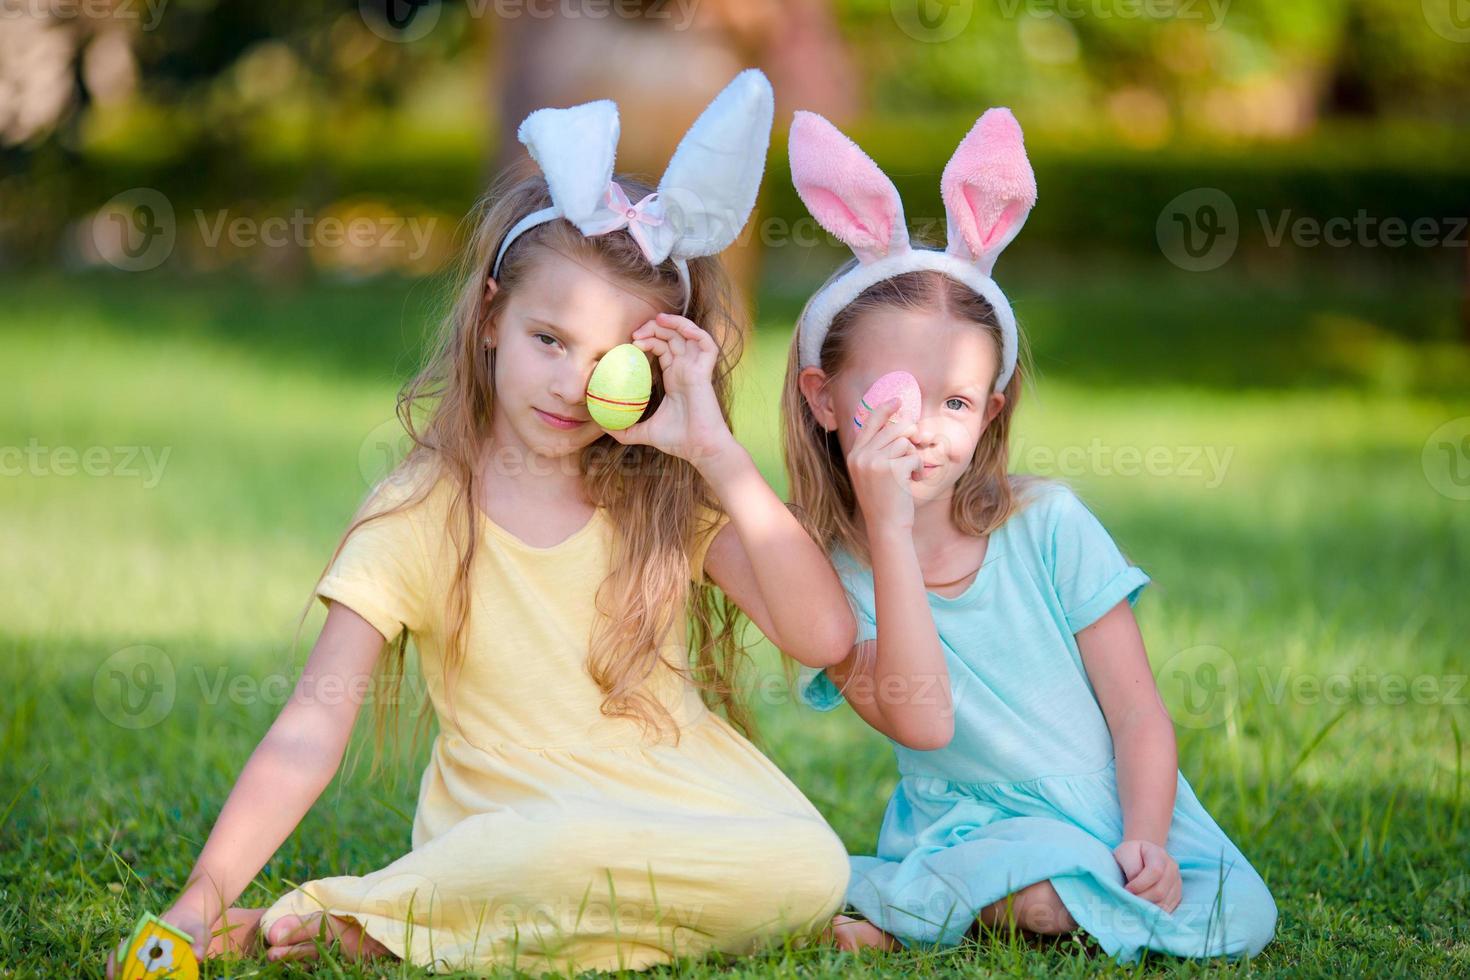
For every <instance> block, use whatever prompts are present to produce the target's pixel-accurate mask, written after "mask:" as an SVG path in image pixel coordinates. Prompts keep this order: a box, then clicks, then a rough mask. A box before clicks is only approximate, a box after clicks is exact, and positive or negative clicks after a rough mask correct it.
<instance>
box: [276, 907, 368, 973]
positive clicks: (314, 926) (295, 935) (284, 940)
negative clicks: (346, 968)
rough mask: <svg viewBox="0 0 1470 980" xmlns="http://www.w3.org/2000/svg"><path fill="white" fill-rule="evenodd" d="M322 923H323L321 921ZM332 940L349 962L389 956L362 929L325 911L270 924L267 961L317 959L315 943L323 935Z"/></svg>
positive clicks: (285, 918)
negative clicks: (339, 946) (338, 943)
mask: <svg viewBox="0 0 1470 980" xmlns="http://www.w3.org/2000/svg"><path fill="white" fill-rule="evenodd" d="M324 920H325V921H324ZM324 924H325V927H326V932H325V938H326V939H327V940H328V941H329V942H330V941H331V940H333V939H335V940H337V941H338V942H340V943H341V945H342V955H343V956H345V957H346V958H347V959H349V960H370V959H379V958H382V957H392V956H393V954H392V953H391V952H389V950H388V947H386V946H384V945H383V944H382V943H380V942H378V941H377V940H376V939H374V938H373V937H372V936H369V935H368V934H367V933H365V932H363V930H362V926H360V925H358V924H357V923H355V922H352V921H350V920H347V919H341V918H338V917H337V916H335V915H327V914H326V913H325V912H313V913H311V914H310V915H287V916H282V917H281V918H280V919H278V920H277V921H276V922H274V923H272V924H271V928H270V932H269V933H268V934H267V935H266V937H265V941H266V944H267V947H268V948H267V949H266V958H267V959H269V960H272V961H275V960H313V959H316V956H317V947H316V942H315V940H316V939H317V937H319V936H322V935H323V932H322V928H323V925H324Z"/></svg>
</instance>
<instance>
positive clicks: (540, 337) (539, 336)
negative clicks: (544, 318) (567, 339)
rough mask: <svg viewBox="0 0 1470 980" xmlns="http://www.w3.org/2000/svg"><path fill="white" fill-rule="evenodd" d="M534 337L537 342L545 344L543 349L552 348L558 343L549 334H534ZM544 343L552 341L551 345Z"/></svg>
mask: <svg viewBox="0 0 1470 980" xmlns="http://www.w3.org/2000/svg"><path fill="white" fill-rule="evenodd" d="M533 336H534V337H535V338H536V340H537V341H542V342H543V343H542V344H541V346H542V347H551V346H554V345H555V344H556V343H558V341H557V339H556V338H555V337H553V336H552V335H551V334H549V333H538V334H534V335H533ZM544 341H550V343H544Z"/></svg>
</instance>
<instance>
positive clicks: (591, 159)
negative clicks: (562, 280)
mask: <svg viewBox="0 0 1470 980" xmlns="http://www.w3.org/2000/svg"><path fill="white" fill-rule="evenodd" d="M774 113H775V98H774V95H773V93H772V92H771V83H770V82H769V81H768V80H767V79H766V76H765V75H764V74H762V73H761V72H760V71H759V70H758V69H755V68H747V69H746V70H744V71H742V72H741V73H740V74H738V75H736V76H735V78H734V80H733V81H731V82H730V84H729V85H727V86H725V88H724V90H723V91H721V92H720V94H719V95H717V96H715V98H714V101H712V102H711V103H710V104H709V105H708V106H706V107H705V110H704V112H702V113H701V114H700V116H699V118H698V119H696V120H695V121H694V125H693V126H690V127H689V131H688V132H687V133H685V134H684V138H683V139H682V140H680V141H679V146H678V148H677V149H676V150H675V151H674V156H673V158H672V159H671V160H670V161H669V166H668V169H666V170H665V171H664V175H663V177H662V178H661V179H660V180H659V183H658V190H656V191H654V192H653V193H652V194H649V195H648V196H647V197H644V198H643V199H642V200H640V201H638V202H637V203H633V202H631V201H629V200H628V197H627V194H626V192H625V191H624V190H623V188H622V186H621V185H620V184H618V183H617V182H616V181H615V180H613V179H612V174H613V160H614V157H615V156H616V153H617V146H618V133H619V129H620V124H619V121H618V107H617V104H616V103H614V102H612V101H610V100H608V99H599V100H597V101H596V102H585V103H583V104H581V105H577V106H572V107H571V108H569V109H537V110H536V111H535V112H533V113H531V114H530V115H529V116H527V117H526V118H525V119H524V120H523V121H522V122H521V125H520V128H519V129H518V130H517V131H516V136H517V138H518V139H519V140H520V141H521V142H522V143H523V144H525V146H526V149H527V150H529V151H530V153H531V158H532V159H533V160H535V161H536V164H537V165H538V166H539V167H540V168H541V172H542V173H543V174H545V176H546V186H547V188H548V189H549V190H550V192H551V200H552V205H551V207H547V208H542V209H541V210H539V211H533V212H532V213H530V214H528V215H526V216H525V217H523V218H522V219H521V220H520V221H518V222H516V224H515V226H514V227H512V228H511V230H510V231H509V232H508V233H506V236H505V239H504V240H503V241H502V242H501V243H500V248H499V250H498V251H497V252H496V254H495V262H494V264H493V265H492V266H491V268H490V275H491V277H492V278H494V277H495V276H498V275H499V274H500V262H501V260H502V259H503V258H504V257H505V253H506V250H508V249H509V248H510V245H511V243H512V242H514V241H515V240H516V238H517V237H519V236H520V235H521V234H523V233H524V232H526V231H528V230H530V229H531V228H534V227H536V226H537V225H541V224H545V223H546V222H548V221H551V220H553V219H556V218H565V219H566V220H567V221H570V222H571V223H572V224H573V225H575V226H576V227H577V229H578V230H579V231H581V233H582V234H583V235H586V236H589V237H590V236H592V235H604V234H607V233H608V232H610V231H616V230H618V229H620V228H626V229H627V230H628V233H629V234H630V235H632V236H633V240H634V241H636V242H637V243H638V246H639V248H640V249H642V251H643V254H644V256H646V257H647V259H648V261H649V263H650V264H651V265H655V266H656V265H658V264H659V263H661V262H663V261H664V260H665V259H670V258H671V259H672V260H673V264H674V268H675V269H676V270H677V271H678V273H679V282H680V284H681V285H682V286H683V290H684V308H685V309H686V310H687V309H688V306H689V259H692V258H696V257H698V256H702V255H714V254H716V253H718V252H721V251H723V250H724V249H725V248H727V247H728V246H729V245H730V244H731V243H732V242H734V241H735V238H736V236H738V235H739V234H740V230H741V229H742V228H744V227H745V223H746V221H748V220H749V219H750V212H751V211H752V209H754V207H755V197H756V192H757V191H758V190H759V189H760V182H761V175H762V174H763V173H764V171H765V163H766V150H767V148H768V147H769V146H770V140H771V121H772V118H773V116H774Z"/></svg>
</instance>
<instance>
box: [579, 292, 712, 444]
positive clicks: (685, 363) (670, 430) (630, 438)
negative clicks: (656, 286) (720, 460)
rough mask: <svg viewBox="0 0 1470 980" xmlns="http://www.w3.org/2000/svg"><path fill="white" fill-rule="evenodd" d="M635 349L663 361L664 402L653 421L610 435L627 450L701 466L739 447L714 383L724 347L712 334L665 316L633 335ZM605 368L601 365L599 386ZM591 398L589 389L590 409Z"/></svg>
mask: <svg viewBox="0 0 1470 980" xmlns="http://www.w3.org/2000/svg"><path fill="white" fill-rule="evenodd" d="M633 345H634V346H636V347H637V348H638V349H639V350H641V351H646V352H647V353H649V354H652V355H653V356H655V357H656V358H658V363H659V373H660V376H661V377H662V379H663V389H664V393H663V400H662V401H661V402H660V403H659V406H658V409H657V410H656V411H655V412H654V413H653V415H652V417H650V418H647V419H644V420H643V421H641V422H638V423H637V424H634V425H630V426H628V427H627V428H624V429H611V428H609V429H608V433H609V435H611V436H612V437H613V438H614V439H616V440H617V441H618V442H621V443H623V444H624V445H646V446H653V447H654V448H655V449H659V450H661V451H663V452H666V453H668V454H670V455H672V456H678V457H679V458H681V459H686V460H688V461H689V462H691V463H693V464H694V465H695V466H696V467H699V466H703V465H705V464H706V463H707V462H709V461H711V460H713V459H714V458H715V457H717V456H719V455H721V454H722V453H724V452H726V451H727V450H729V449H731V448H732V447H735V448H738V446H739V444H738V443H736V442H735V437H734V436H733V435H731V433H730V426H729V425H728V424H726V422H725V416H724V415H723V414H722V413H721V412H720V403H719V400H718V399H717V398H716V397H715V389H714V386H713V385H712V384H711V382H710V378H711V376H712V375H713V374H714V368H715V362H716V361H717V359H718V355H719V348H718V347H716V346H715V342H714V339H713V338H711V337H710V335H709V334H707V333H705V332H704V331H703V330H702V329H700V328H699V327H698V326H697V325H696V324H695V323H694V322H693V321H692V320H689V319H688V318H687V317H682V316H678V315H677V314H673V313H660V314H658V315H657V316H656V317H654V318H653V319H652V320H649V321H648V322H647V323H645V324H643V326H641V327H639V328H638V329H637V330H635V331H633ZM609 354H611V352H609ZM605 359H606V358H604V360H605ZM601 368H602V364H601V363H600V362H599V364H598V367H597V369H595V370H594V371H593V372H592V377H593V380H594V381H595V380H596V379H597V375H598V371H599V370H601ZM592 394H593V392H592V385H591V384H589V385H588V402H587V403H588V407H589V409H590V408H591V407H592V405H593V401H592ZM635 417H636V416H635ZM593 418H594V419H596V418H598V416H597V415H596V414H594V415H593ZM598 421H599V424H603V423H602V422H601V420H600V419H599V420H598ZM603 427H604V428H608V427H607V426H606V425H605V424H604V425H603Z"/></svg>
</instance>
